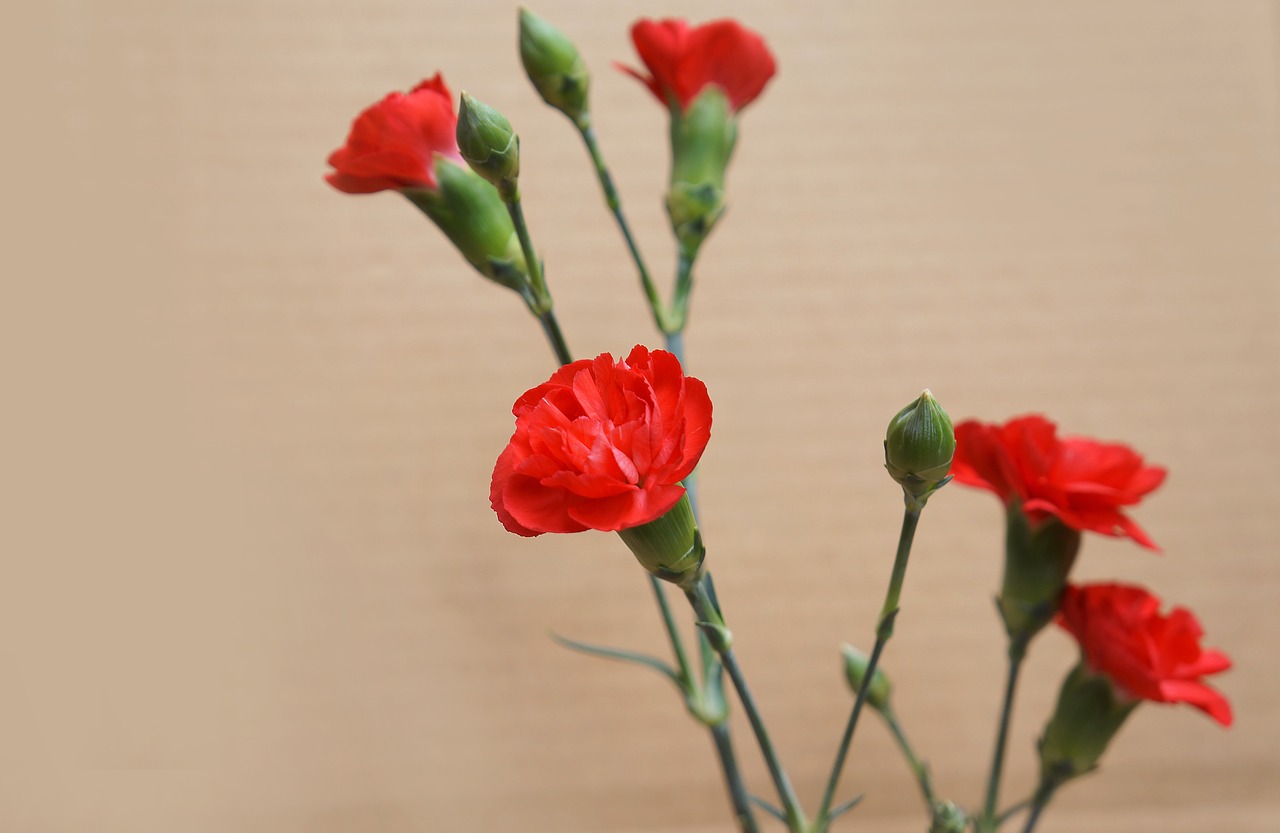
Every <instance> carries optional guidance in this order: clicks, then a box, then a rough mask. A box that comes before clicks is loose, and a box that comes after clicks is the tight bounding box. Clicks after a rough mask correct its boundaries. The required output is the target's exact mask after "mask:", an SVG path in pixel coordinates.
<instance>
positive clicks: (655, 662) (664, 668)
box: [551, 633, 684, 691]
mask: <svg viewBox="0 0 1280 833" xmlns="http://www.w3.org/2000/svg"><path fill="white" fill-rule="evenodd" d="M551 638H552V639H554V640H555V641H556V642H557V643H558V644H560V645H563V646H564V647H566V648H568V649H569V650H571V651H577V652H579V653H582V654H587V655H589V656H593V657H603V658H604V659H612V660H618V661H619V662H629V663H632V664H634V665H644V666H647V667H649V668H652V669H653V670H655V671H658V672H660V673H661V674H662V675H663V676H665V677H666V678H667V679H669V680H671V682H673V683H675V686H676V688H678V689H680V690H681V691H683V690H684V683H683V682H682V681H681V679H680V675H679V673H677V672H676V670H675V669H674V668H672V667H671V666H669V665H667V664H666V663H665V662H663V661H662V660H660V659H658V658H657V657H651V656H649V655H648V654H641V653H637V652H636V651H624V650H621V649H620V648H606V647H604V646H601V645H591V644H589V643H586V642H578V641H577V640H575V639H568V638H566V637H563V636H561V635H560V634H558V633H553V634H551Z"/></svg>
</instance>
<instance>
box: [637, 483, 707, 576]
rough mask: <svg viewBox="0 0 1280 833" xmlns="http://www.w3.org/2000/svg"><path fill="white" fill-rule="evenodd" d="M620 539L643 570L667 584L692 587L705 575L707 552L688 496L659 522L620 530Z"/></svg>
mask: <svg viewBox="0 0 1280 833" xmlns="http://www.w3.org/2000/svg"><path fill="white" fill-rule="evenodd" d="M618 536H619V537H620V538H622V540H623V542H624V543H625V544H626V545H627V546H628V547H629V548H630V549H631V552H632V553H633V554H634V555H635V557H636V560H637V561H639V562H640V566H642V567H644V568H645V569H646V570H648V571H649V572H650V573H652V574H653V575H655V576H657V577H658V578H660V579H662V580H663V581H669V582H671V583H672V584H677V585H679V586H681V587H690V586H692V583H693V582H694V581H696V580H697V578H698V577H699V576H700V575H701V574H702V560H703V558H705V557H706V550H705V549H703V546H702V536H701V535H699V534H698V525H697V524H696V523H695V522H694V519H693V508H692V507H691V506H690V505H689V496H688V495H685V496H684V497H682V498H680V502H679V503H677V504H676V505H675V506H673V507H672V508H671V509H670V510H669V511H668V512H667V513H666V514H665V515H663V516H661V517H660V518H658V519H657V520H656V521H650V522H649V523H647V524H641V525H640V526H633V527H631V528H630V529H622V530H619V531H618Z"/></svg>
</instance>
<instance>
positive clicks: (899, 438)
mask: <svg viewBox="0 0 1280 833" xmlns="http://www.w3.org/2000/svg"><path fill="white" fill-rule="evenodd" d="M955 452H956V434H955V430H954V429H953V428H952V426H951V417H949V416H947V412H946V411H944V410H943V409H942V406H941V405H939V404H938V400H936V399H934V398H933V394H932V393H930V392H929V391H928V390H927V389H926V390H925V391H924V393H922V394H920V398H919V399H917V400H916V401H915V402H912V403H911V404H910V405H908V406H907V407H905V408H903V409H902V410H901V411H899V412H898V414H897V415H896V416H895V417H894V418H893V419H892V420H891V421H890V422H889V428H888V430H887V431H886V432H885V440H884V467H885V468H886V469H888V471H889V475H890V476H891V477H892V478H893V479H894V480H896V481H898V483H899V484H900V485H901V486H902V488H903V491H904V492H906V494H907V495H908V496H909V497H910V498H912V499H915V500H921V499H925V498H927V497H928V496H929V495H930V494H931V493H932V492H934V491H936V490H937V489H939V488H941V487H942V486H943V485H945V484H946V482H947V479H948V478H947V472H948V471H950V469H951V458H952V457H953V456H954V455H955Z"/></svg>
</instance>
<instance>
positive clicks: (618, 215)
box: [575, 118, 668, 332]
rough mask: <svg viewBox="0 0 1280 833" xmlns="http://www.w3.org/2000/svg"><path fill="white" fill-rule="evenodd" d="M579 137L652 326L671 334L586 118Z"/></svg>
mask: <svg viewBox="0 0 1280 833" xmlns="http://www.w3.org/2000/svg"><path fill="white" fill-rule="evenodd" d="M575 124H576V126H577V128H578V133H579V134H580V135H581V136H582V141H583V143H584V144H585V145H586V146H587V153H589V154H591V163H592V164H593V165H594V166H595V169H596V178H597V179H598V180H600V190H601V191H603V192H604V201H605V204H607V205H608V206H609V211H611V212H612V213H613V219H614V220H615V221H616V222H617V224H618V230H619V231H621V232H622V239H623V240H625V241H626V244H627V251H628V252H630V253H631V260H632V262H634V263H635V265H636V272H637V273H639V275H640V288H641V289H643V290H644V295H645V298H647V299H648V300H649V310H650V312H652V313H653V323H654V324H656V325H657V327H658V329H659V330H661V331H662V332H667V331H668V326H667V311H666V308H665V307H664V306H663V304H662V298H661V296H659V295H658V290H657V287H655V286H654V283H653V278H652V277H651V276H650V275H649V267H648V266H646V265H645V262H644V256H643V255H641V254H640V247H639V246H638V245H636V239H635V236H634V235H632V233H631V225H630V224H629V223H628V222H627V216H626V215H625V214H624V213H623V212H622V198H621V197H620V196H618V189H617V188H616V187H614V184H613V176H612V175H611V174H610V173H609V166H608V165H607V164H605V161H604V154H602V153H601V152H600V144H599V143H598V142H597V141H596V132H595V130H594V129H592V127H591V122H590V121H588V120H586V119H585V118H584V119H583V120H582V121H580V122H575Z"/></svg>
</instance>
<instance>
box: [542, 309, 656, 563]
mask: <svg viewBox="0 0 1280 833" xmlns="http://www.w3.org/2000/svg"><path fill="white" fill-rule="evenodd" d="M530 309H532V306H531V307H530ZM538 323H539V324H541V325H542V332H543V333H545V334H546V336H547V343H548V344H550V345H551V349H552V350H553V351H554V352H555V354H556V361H558V362H560V364H569V363H570V362H572V361H573V353H571V352H570V351H569V345H568V344H566V343H565V340H564V333H563V332H561V331H560V322H558V321H556V314H555V313H554V312H553V311H552V310H550V309H548V310H547V311H546V312H544V313H542V314H541V315H539V316H538ZM655 580H656V579H655Z"/></svg>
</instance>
